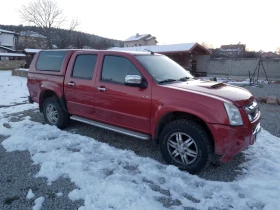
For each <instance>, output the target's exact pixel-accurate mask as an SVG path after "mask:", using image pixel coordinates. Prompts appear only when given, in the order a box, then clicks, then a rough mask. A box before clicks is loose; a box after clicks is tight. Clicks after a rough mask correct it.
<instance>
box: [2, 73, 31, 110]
mask: <svg viewBox="0 0 280 210" xmlns="http://www.w3.org/2000/svg"><path fill="white" fill-rule="evenodd" d="M11 74H12V73H11V71H0V106H3V105H12V104H16V103H23V102H26V101H28V98H27V96H28V95H29V94H28V89H27V86H26V82H27V79H26V78H25V77H19V76H11Z"/></svg>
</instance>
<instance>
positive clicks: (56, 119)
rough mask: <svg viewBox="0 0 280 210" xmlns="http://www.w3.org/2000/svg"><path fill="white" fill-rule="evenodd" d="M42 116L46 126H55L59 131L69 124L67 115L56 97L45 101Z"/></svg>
mask: <svg viewBox="0 0 280 210" xmlns="http://www.w3.org/2000/svg"><path fill="white" fill-rule="evenodd" d="M43 115H44V118H45V121H46V122H47V123H48V124H50V125H55V126H57V127H58V128H60V129H63V128H65V127H67V125H68V123H69V114H67V113H66V112H65V111H64V110H63V109H62V107H61V105H60V102H59V101H58V99H57V98H56V97H50V98H47V99H45V101H44V105H43Z"/></svg>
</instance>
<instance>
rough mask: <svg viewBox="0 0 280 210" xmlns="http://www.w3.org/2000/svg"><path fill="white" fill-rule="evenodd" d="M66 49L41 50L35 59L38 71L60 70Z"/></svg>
mask: <svg viewBox="0 0 280 210" xmlns="http://www.w3.org/2000/svg"><path fill="white" fill-rule="evenodd" d="M66 53H67V51H42V52H41V53H40V55H39V58H38V61H37V69H38V70H40V71H60V70H61V65H62V62H63V60H64V57H65V55H66Z"/></svg>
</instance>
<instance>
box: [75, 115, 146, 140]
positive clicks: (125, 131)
mask: <svg viewBox="0 0 280 210" xmlns="http://www.w3.org/2000/svg"><path fill="white" fill-rule="evenodd" d="M70 118H71V119H72V120H76V121H79V122H83V123H86V124H90V125H94V126H97V127H100V128H105V129H107V130H110V131H115V132H118V133H122V134H125V135H127V136H132V137H135V138H138V139H143V140H149V139H151V137H150V135H147V134H143V133H139V132H136V131H131V130H128V129H125V128H120V127H117V126H113V125H108V124H105V123H101V122H97V121H94V120H89V119H87V118H83V117H78V116H74V115H73V116H71V117H70Z"/></svg>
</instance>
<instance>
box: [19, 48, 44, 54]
mask: <svg viewBox="0 0 280 210" xmlns="http://www.w3.org/2000/svg"><path fill="white" fill-rule="evenodd" d="M41 50H42V49H29V48H26V49H24V50H23V51H24V52H26V53H37V52H39V51H41Z"/></svg>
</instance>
